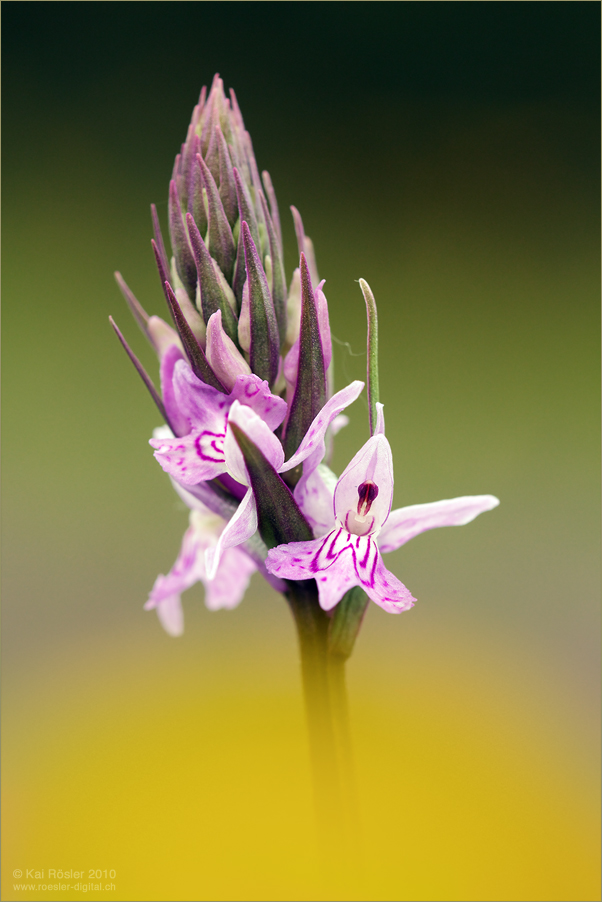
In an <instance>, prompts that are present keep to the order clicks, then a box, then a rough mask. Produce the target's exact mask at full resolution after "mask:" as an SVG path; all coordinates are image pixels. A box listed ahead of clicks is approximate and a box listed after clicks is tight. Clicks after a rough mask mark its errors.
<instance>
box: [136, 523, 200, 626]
mask: <svg viewBox="0 0 602 902" xmlns="http://www.w3.org/2000/svg"><path fill="white" fill-rule="evenodd" d="M201 546H202V542H201V537H200V536H199V534H198V531H197V530H196V529H195V527H194V526H192V525H191V526H190V527H189V528H188V529H187V530H186V532H185V533H184V538H183V539H182V547H181V548H180V553H179V554H178V557H177V559H176V562H175V564H174V565H173V567H172V568H171V570H170V571H169V573H168V574H167V576H164V575H163V574H160V575H159V576H158V577H157V579H156V580H155V584H154V586H153V588H152V589H151V592H150V595H149V597H148V601H147V602H146V604H145V605H144V608H145V610H147V611H150V610H152V609H153V608H156V609H157V613H158V615H159V620H160V621H161V624H162V626H163V628H164V629H165V631H166V632H167V633H169V635H170V636H181V635H182V632H183V631H184V616H183V614H182V604H181V601H180V595H181V594H182V592H184V590H185V589H189V588H190V586H192V585H194V583H196V582H198V580H199V579H200V578H201V574H202V573H204V559H203V557H204V556H203V554H202V553H201V551H203V552H204V548H202V547H201Z"/></svg>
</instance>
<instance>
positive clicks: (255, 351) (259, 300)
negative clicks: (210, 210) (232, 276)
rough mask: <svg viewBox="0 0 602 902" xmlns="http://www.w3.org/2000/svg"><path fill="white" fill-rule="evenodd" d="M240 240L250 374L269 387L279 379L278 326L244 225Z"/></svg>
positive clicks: (259, 264)
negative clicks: (242, 256)
mask: <svg viewBox="0 0 602 902" xmlns="http://www.w3.org/2000/svg"><path fill="white" fill-rule="evenodd" d="M241 236H242V240H243V243H244V249H245V263H246V271H247V284H248V288H249V313H250V320H251V347H250V349H249V355H250V364H251V370H252V371H253V372H254V373H256V374H257V375H258V376H259V377H260V378H261V379H266V380H267V382H269V384H270V385H272V384H273V383H274V382H275V380H276V376H277V375H278V359H279V353H280V340H279V335H278V323H277V322H276V313H275V312H274V304H273V301H272V296H271V294H270V289H269V287H268V282H267V279H266V276H265V273H264V271H263V267H262V265H261V261H260V259H259V254H258V253H257V248H256V247H255V243H254V241H253V239H252V237H251V232H250V231H249V227H248V225H247V223H246V222H243V224H242V229H241Z"/></svg>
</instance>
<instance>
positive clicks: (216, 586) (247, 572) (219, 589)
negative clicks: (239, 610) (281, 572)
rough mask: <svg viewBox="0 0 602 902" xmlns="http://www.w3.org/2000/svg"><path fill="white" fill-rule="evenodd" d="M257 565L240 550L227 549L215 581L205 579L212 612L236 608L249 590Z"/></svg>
mask: <svg viewBox="0 0 602 902" xmlns="http://www.w3.org/2000/svg"><path fill="white" fill-rule="evenodd" d="M256 570H257V565H256V564H255V563H254V562H253V561H252V560H251V558H250V557H249V555H248V554H245V552H244V551H241V549H240V548H227V549H226V550H225V551H224V553H223V555H222V559H221V561H220V565H219V567H218V568H217V573H216V574H215V577H214V579H212V580H208V579H204V580H203V582H204V584H205V604H206V605H207V607H208V608H209V610H210V611H217V610H219V609H220V608H227V609H231V608H235V607H236V606H237V605H238V604H240V602H241V601H242V598H243V596H244V594H245V592H246V590H247V586H248V585H249V580H250V579H251V576H252V575H253V573H254V572H255V571H256Z"/></svg>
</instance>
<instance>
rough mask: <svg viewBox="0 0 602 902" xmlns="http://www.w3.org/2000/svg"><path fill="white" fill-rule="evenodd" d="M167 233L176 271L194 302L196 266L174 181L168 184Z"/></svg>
mask: <svg viewBox="0 0 602 902" xmlns="http://www.w3.org/2000/svg"><path fill="white" fill-rule="evenodd" d="M169 234H170V237H171V247H172V250H173V254H174V257H175V261H176V271H177V273H178V276H179V277H180V281H181V282H182V285H183V286H184V288H185V289H186V293H187V294H188V297H189V298H190V300H191V301H192V303H193V304H194V302H195V299H196V278H197V276H196V266H195V264H194V259H193V257H192V251H191V250H190V247H189V245H188V238H187V236H186V230H185V228H184V222H183V220H182V208H181V207H180V199H179V197H178V191H177V188H176V183H175V182H174V181H172V182H171V184H170V186H169Z"/></svg>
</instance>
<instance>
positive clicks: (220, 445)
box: [194, 432, 226, 464]
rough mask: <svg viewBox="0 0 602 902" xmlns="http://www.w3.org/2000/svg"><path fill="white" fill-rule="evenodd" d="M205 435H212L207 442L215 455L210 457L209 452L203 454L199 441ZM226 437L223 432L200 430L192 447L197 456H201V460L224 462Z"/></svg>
mask: <svg viewBox="0 0 602 902" xmlns="http://www.w3.org/2000/svg"><path fill="white" fill-rule="evenodd" d="M206 436H212V438H211V441H210V442H209V447H210V448H211V449H212V450H213V451H214V452H215V454H216V455H217V456H216V457H212V456H211V455H210V454H205V453H204V452H203V450H202V448H201V443H202V441H203V439H204V438H205V437H206ZM225 437H226V433H225V432H223V433H222V432H201V434H200V435H198V436H197V437H196V438H195V440H194V449H195V451H196V453H197V456H198V457H200V458H201V460H209V461H211V462H212V463H218V464H221V463H224V461H225V460H226V458H225V457H224V439H225Z"/></svg>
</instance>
